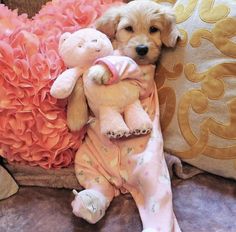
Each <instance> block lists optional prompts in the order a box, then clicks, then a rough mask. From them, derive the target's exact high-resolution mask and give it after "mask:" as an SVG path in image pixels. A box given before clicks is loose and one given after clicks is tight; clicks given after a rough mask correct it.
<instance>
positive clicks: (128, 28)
mask: <svg viewBox="0 0 236 232" xmlns="http://www.w3.org/2000/svg"><path fill="white" fill-rule="evenodd" d="M125 30H126V31H128V32H134V29H133V27H131V26H128V27H125Z"/></svg>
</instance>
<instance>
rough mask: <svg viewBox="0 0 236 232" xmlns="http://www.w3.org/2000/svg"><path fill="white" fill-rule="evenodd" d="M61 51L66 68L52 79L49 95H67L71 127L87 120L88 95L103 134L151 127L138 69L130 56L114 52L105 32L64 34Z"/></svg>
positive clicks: (116, 135) (145, 130) (127, 133)
mask: <svg viewBox="0 0 236 232" xmlns="http://www.w3.org/2000/svg"><path fill="white" fill-rule="evenodd" d="M59 53H60V55H61V57H62V59H63V61H64V62H65V64H66V65H67V66H68V67H69V69H67V70H66V71H64V72H63V73H62V74H61V75H59V77H58V78H57V79H56V80H55V82H54V83H53V85H52V87H51V95H52V96H54V97H55V98H59V99H62V98H66V97H69V101H68V108H67V121H68V126H69V128H70V129H71V130H79V129H81V128H82V127H83V126H84V125H85V124H86V123H87V122H88V110H87V104H86V100H87V103H88V105H89V108H90V109H91V110H92V113H93V114H94V116H95V117H96V118H98V119H99V121H100V127H101V133H102V134H103V135H106V136H108V137H109V138H121V137H123V136H125V137H128V136H130V135H140V134H147V133H150V132H151V130H152V122H151V119H150V118H149V116H148V114H147V113H146V111H145V110H144V109H143V107H142V105H141V103H140V101H139V97H140V91H141V90H140V87H139V77H140V75H141V70H140V69H139V67H138V65H137V64H136V63H135V62H134V61H133V60H132V59H131V58H129V57H125V56H118V55H117V56H116V55H113V54H114V50H113V47H112V44H111V42H110V40H109V39H108V38H107V36H106V35H105V34H103V33H102V32H100V31H97V30H96V29H93V28H85V29H80V30H78V31H76V32H74V33H72V34H71V33H68V32H67V33H64V34H63V35H62V36H61V39H60V42H59ZM79 77H82V78H79Z"/></svg>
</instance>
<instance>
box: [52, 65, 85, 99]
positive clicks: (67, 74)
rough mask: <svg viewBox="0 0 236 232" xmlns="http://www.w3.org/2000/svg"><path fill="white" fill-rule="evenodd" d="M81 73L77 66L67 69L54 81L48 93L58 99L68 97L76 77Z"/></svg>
mask: <svg viewBox="0 0 236 232" xmlns="http://www.w3.org/2000/svg"><path fill="white" fill-rule="evenodd" d="M81 74H82V71H81V70H80V69H78V68H70V69H67V70H66V71H64V72H63V73H62V74H60V75H59V76H58V78H57V79H56V80H55V81H54V83H53V85H52V87H51V90H50V94H51V95H52V96H53V97H55V98H58V99H64V98H66V97H68V96H69V95H70V94H71V93H72V91H73V88H74V86H75V84H76V82H77V80H78V77H79V76H81Z"/></svg>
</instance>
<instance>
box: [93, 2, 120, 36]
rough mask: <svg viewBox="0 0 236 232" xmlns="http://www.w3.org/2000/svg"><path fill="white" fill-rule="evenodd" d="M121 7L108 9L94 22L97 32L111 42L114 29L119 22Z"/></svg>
mask: <svg viewBox="0 0 236 232" xmlns="http://www.w3.org/2000/svg"><path fill="white" fill-rule="evenodd" d="M120 12H121V6H120V7H116V8H110V9H108V10H107V11H106V12H105V13H104V14H103V15H102V16H101V17H100V18H99V19H98V20H97V21H96V22H95V27H96V29H97V30H99V31H101V32H103V33H104V34H106V35H107V36H108V37H109V38H110V39H111V40H112V39H113V38H114V37H115V33H116V28H117V25H118V23H119V21H120Z"/></svg>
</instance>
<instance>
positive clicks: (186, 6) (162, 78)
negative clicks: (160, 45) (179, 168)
mask: <svg viewBox="0 0 236 232" xmlns="http://www.w3.org/2000/svg"><path fill="white" fill-rule="evenodd" d="M161 2H163V1H161ZM167 2H172V3H173V2H174V1H171V0H169V1H167ZM174 9H175V12H176V15H177V23H178V27H179V29H180V31H181V34H182V40H181V41H180V42H179V43H178V45H177V48H176V49H174V50H165V51H164V54H163V56H162V59H161V62H160V65H159V66H158V70H157V76H156V82H157V86H158V89H159V98H160V104H161V125H162V129H163V135H164V141H165V149H166V150H169V151H171V152H172V153H173V154H176V155H177V156H179V157H180V158H182V160H184V161H186V162H188V163H190V164H192V165H194V166H197V167H199V168H201V169H203V170H206V171H209V172H211V173H214V174H218V175H222V176H225V177H231V178H234V179H236V1H235V0H177V1H176V3H175V5H174Z"/></svg>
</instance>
